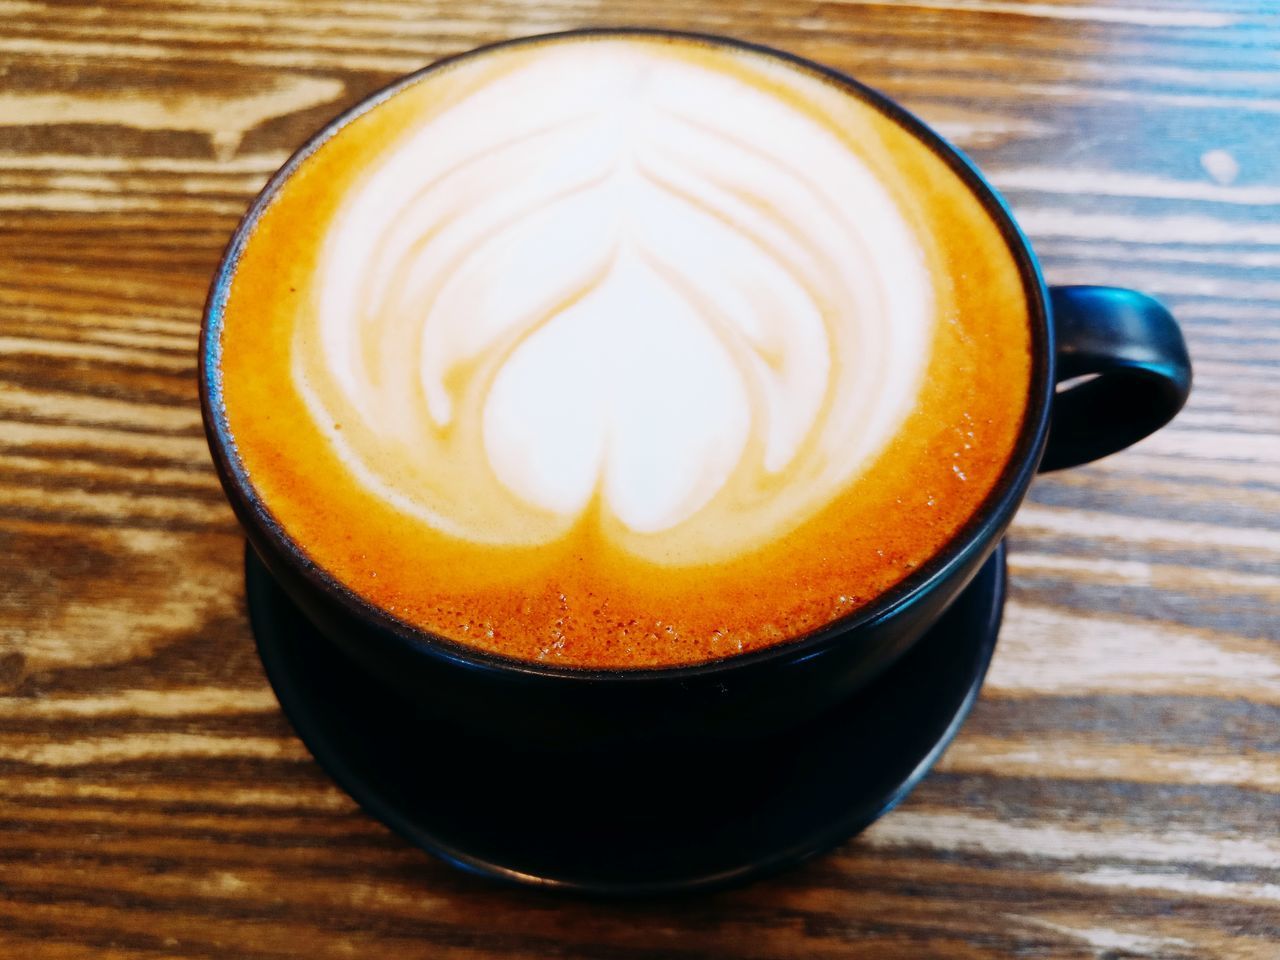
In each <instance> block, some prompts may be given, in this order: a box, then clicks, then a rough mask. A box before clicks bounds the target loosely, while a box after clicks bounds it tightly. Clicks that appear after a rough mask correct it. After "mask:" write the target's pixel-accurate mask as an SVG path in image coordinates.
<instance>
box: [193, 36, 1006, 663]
mask: <svg viewBox="0 0 1280 960" xmlns="http://www.w3.org/2000/svg"><path fill="white" fill-rule="evenodd" d="M216 351H217V365H218V376H217V377H215V382H214V384H213V391H214V394H215V401H216V403H218V404H220V406H219V407H218V409H219V410H220V415H221V416H223V417H225V423H226V425H227V427H228V428H229V432H230V435H231V436H232V438H233V442H234V451H233V457H234V459H235V461H236V463H237V464H238V465H239V467H240V469H241V470H242V471H243V474H244V475H245V477H246V478H247V482H248V483H249V485H250V487H251V489H252V492H253V494H254V495H255V496H256V497H257V498H258V499H259V500H260V501H261V503H262V504H263V505H264V506H265V507H266V509H267V510H268V511H269V512H270V513H271V515H272V516H273V517H274V518H275V520H276V521H277V522H278V524H279V525H280V527H281V528H282V529H283V531H284V532H285V533H286V534H287V535H288V536H289V537H290V538H291V539H292V540H293V541H294V543H295V544H296V545H297V546H298V547H299V548H300V549H301V550H302V551H303V552H305V553H306V554H307V555H308V556H309V557H310V558H311V560H312V561H313V562H314V563H315V564H316V565H317V566H318V567H319V568H320V569H321V570H323V571H324V572H326V573H327V574H328V575H329V576H330V577H332V578H333V579H334V580H336V581H337V582H339V583H341V584H342V585H344V586H346V587H347V588H348V589H350V590H351V591H353V592H354V593H355V594H357V595H358V596H360V597H363V598H364V599H365V600H367V601H368V602H369V603H371V604H373V605H375V606H377V607H380V608H382V609H383V610H385V611H386V612H387V613H389V614H391V615H392V616H394V617H397V618H399V619H401V620H402V621H404V622H406V623H408V624H411V625H413V626H416V627H419V628H422V629H424V630H427V631H429V632H431V633H434V634H437V635H440V636H443V637H446V638H449V639H451V640H454V641H457V642H460V643H463V644H467V645H471V646H476V647H480V648H483V649H486V650H490V651H494V652H498V653H501V654H506V655H509V656H512V657H516V658H520V659H528V660H548V661H552V662H556V663H561V664H565V665H575V666H617V667H628V666H655V665H671V664H678V663H689V662H697V661H702V660H708V659H713V658H717V657H721V656H726V655H731V654H735V653H738V652H741V651H746V650H751V649H757V648H760V647H763V646H767V645H770V644H774V643H778V642H783V641H786V640H789V639H793V638H795V637H798V636H801V635H803V634H805V633H808V632H811V631H812V630H814V629H817V628H819V627H821V626H823V625H825V624H827V623H830V622H831V621H832V620H833V619H835V618H838V617H840V616H843V615H845V614H847V613H849V612H851V611H852V610H855V609H857V608H858V607H860V606H863V605H865V604H866V603H868V602H870V601H872V600H874V599H875V598H876V597H878V596H880V595H881V594H883V593H884V592H885V591H886V590H887V589H889V588H890V587H892V586H893V585H894V584H896V583H898V582H899V581H900V580H901V579H903V578H904V577H905V576H907V575H908V574H909V573H910V572H911V571H912V570H913V569H916V568H917V567H919V566H920V565H922V564H924V563H925V562H926V561H927V560H928V559H929V558H930V557H931V556H933V555H934V554H935V553H936V552H937V551H938V550H939V549H940V548H941V547H942V546H943V545H944V544H945V543H946V542H947V540H948V539H949V538H950V537H951V536H952V535H953V534H954V533H955V532H956V531H957V530H958V529H959V528H960V527H961V526H962V525H963V524H964V522H965V521H966V520H967V519H968V518H969V517H970V516H971V515H972V514H973V513H974V512H975V510H976V509H977V508H978V506H979V505H980V504H981V503H982V501H983V500H984V498H985V497H986V496H987V494H988V493H989V492H990V491H991V489H992V488H993V486H994V485H995V484H996V482H997V480H998V479H999V478H1000V476H1001V474H1002V471H1003V470H1004V468H1005V465H1006V463H1007V461H1008V459H1009V456H1010V453H1011V451H1012V449H1013V446H1014V443H1015V441H1016V439H1017V436H1018V433H1019V428H1020V425H1021V419H1022V412H1023V409H1024V407H1025V405H1026V398H1027V392H1028V383H1029V377H1030V336H1029V328H1028V310H1027V303H1026V295H1025V293H1024V288H1023V282H1022V279H1021V277H1020V274H1019V270H1018V267H1017V265H1016V263H1015V261H1014V259H1013V256H1012V255H1011V253H1010V252H1009V249H1008V246H1007V244H1006V242H1005V241H1004V239H1003V238H1002V236H1001V234H1000V230H999V228H998V227H997V225H996V224H995V223H994V222H993V221H992V219H991V217H990V215H989V214H988V213H987V212H986V211H985V210H984V208H983V206H982V203H981V202H980V201H979V200H978V199H977V198H976V197H975V196H974V195H973V193H972V192H971V191H970V188H969V187H968V186H967V185H966V184H965V182H964V181H963V180H961V179H960V177H959V176H957V175H956V174H955V173H954V172H953V171H952V170H951V169H950V168H949V167H948V166H947V164H946V163H945V162H944V161H943V160H941V159H940V158H939V157H938V156H937V155H935V154H934V153H933V152H932V151H931V150H930V148H929V147H928V146H927V145H925V144H924V143H922V142H921V141H920V140H918V139H916V138H915V137H914V136H912V135H911V134H910V133H909V132H908V131H907V130H906V129H905V128H903V127H902V126H900V125H899V124H898V123H897V122H896V121H895V120H893V119H892V118H891V117H889V116H887V115H885V114H883V113H881V112H880V111H879V110H878V109H877V108H876V107H874V106H873V105H871V104H870V103H869V102H867V101H864V100H863V99H860V98H859V97H858V96H857V95H856V94H855V93H853V92H851V91H850V90H849V89H847V88H845V87H844V86H842V85H840V84H838V83H837V82H835V81H832V80H830V79H829V78H826V77H824V76H821V75H819V74H817V73H815V72H811V71H810V70H809V69H808V68H805V67H802V66H798V65H795V64H792V63H791V62H789V61H787V60H785V59H782V58H779V57H776V56H772V55H767V54H763V53H757V52H753V51H749V50H747V49H745V48H738V47H734V46H730V45H727V44H716V43H711V42H705V43H704V42H700V41H696V40H692V39H687V38H673V37H656V36H642V35H608V34H604V35H598V36H578V37H573V38H547V39H542V40H538V41H535V42H530V43H524V44H516V45H508V46H503V47H498V48H494V49H491V50H488V51H484V52H482V53H480V54H477V55H473V56H470V57H466V58H462V59H460V60H457V61H454V62H452V63H450V64H448V65H446V66H444V67H441V68H438V69H435V70H432V71H429V72H427V73H425V74H424V75H422V76H421V77H420V78H417V79H416V80H414V81H413V82H411V83H410V84H408V85H406V86H404V87H402V88H400V89H399V90H397V91H396V92H394V93H393V94H392V95H390V96H389V97H387V98H385V99H382V100H381V101H379V102H378V103H376V104H375V105H374V106H372V107H371V108H369V109H368V110H366V111H365V112H363V113H361V114H360V115H359V116H357V117H355V118H354V119H352V120H351V121H349V122H348V123H346V124H345V125H343V126H341V127H340V128H339V129H337V131H336V132H335V133H334V134H333V135H332V136H331V137H329V138H328V139H327V140H326V141H325V142H324V143H323V144H321V145H320V146H319V147H318V148H316V149H315V150H314V151H312V152H311V153H310V154H309V155H308V156H306V157H305V158H304V159H303V160H301V162H300V163H299V164H298V165H297V166H296V168H295V169H294V170H293V172H292V173H291V175H290V176H289V177H288V178H286V179H285V180H284V181H283V182H282V183H281V184H280V185H279V187H278V188H277V189H276V191H275V192H274V195H273V196H272V198H271V200H270V202H269V204H267V205H266V207H265V209H264V210H263V212H262V214H261V216H260V218H259V219H258V221H257V222H256V224H255V225H254V226H253V228H252V230H251V231H250V232H249V233H248V234H247V238H246V240H245V241H244V243H243V245H242V248H241V249H240V251H239V257H238V260H237V263H236V267H235V272H234V275H233V277H232V280H231V283H230V286H229V289H228V290H227V292H226V301H225V304H224V308H223V311H222V314H221V329H220V330H219V331H218V339H217V341H216Z"/></svg>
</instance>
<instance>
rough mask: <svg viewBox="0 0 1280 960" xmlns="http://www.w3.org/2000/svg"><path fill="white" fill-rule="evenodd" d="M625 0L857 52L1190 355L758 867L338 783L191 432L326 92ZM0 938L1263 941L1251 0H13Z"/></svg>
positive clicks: (1274, 69) (1261, 78)
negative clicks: (972, 628)
mask: <svg viewBox="0 0 1280 960" xmlns="http://www.w3.org/2000/svg"><path fill="white" fill-rule="evenodd" d="M615 23H643V24H655V25H665V26H672V27H682V28H691V29H699V30H709V31H718V32H724V33H730V34H735V35H738V36H741V37H745V38H747V39H751V40H757V41H762V42H766V43H771V44H773V45H776V46H781V47H784V48H786V49H789V50H792V51H795V52H797V53H800V54H804V55H807V56H810V57H813V58H815V59H818V60H821V61H824V62H826V63H829V64H831V65H833V66H836V67H839V68H842V69H845V70H848V71H850V72H852V73H854V74H855V75H856V76H858V77H859V78H861V79H862V80H865V81H867V82H869V83H871V84H872V85H874V86H876V87H879V88H880V89H882V90H884V91H886V92H887V93H889V94H890V95H892V96H895V97H898V98H900V99H901V100H903V101H904V102H905V103H906V104H907V105H909V106H910V107H911V108H913V109H915V110H917V111H918V112H919V113H921V114H922V115H923V116H924V117H925V118H926V119H928V120H929V121H931V122H932V123H934V124H936V125H937V126H938V127H939V128H940V129H941V130H942V131H943V132H944V133H945V134H947V135H948V136H950V137H951V138H952V139H953V140H954V141H956V142H957V143H958V144H959V145H960V146H962V147H963V148H964V149H966V150H967V151H969V152H970V153H971V154H972V155H973V156H974V157H975V158H976V159H977V160H978V161H979V163H980V164H981V165H982V166H983V167H984V169H986V170H987V171H988V172H989V173H990V175H991V177H992V178H993V180H994V181H995V183H996V184H997V185H998V186H999V187H1001V188H1002V189H1003V190H1004V191H1005V193H1006V195H1007V197H1008V198H1009V199H1010V201H1011V202H1012V204H1013V206H1014V208H1015V210H1016V213H1017V215H1018V217H1019V219H1020V221H1021V223H1022V224H1023V226H1024V227H1025V228H1026V229H1027V231H1028V232H1029V233H1030V234H1031V235H1032V237H1033V238H1034V240H1035V243H1036V248H1037V250H1038V251H1039V253H1040V255H1041V257H1042V259H1043V262H1044V265H1045V268H1046V271H1047V273H1048V276H1049V277H1050V279H1051V280H1052V281H1054V282H1097V283H1118V284H1129V285H1134V286H1139V287H1141V288H1143V289H1146V290H1148V291H1150V292H1151V293H1153V294H1155V295H1157V296H1159V297H1161V298H1163V299H1164V300H1166V302H1168V303H1169V304H1170V305H1171V306H1172V307H1173V309H1174V311H1175V313H1176V314H1177V315H1178V316H1179V317H1180V318H1181V320H1182V321H1183V323H1184V325H1185V329H1186V332H1187V336H1188V340H1189V342H1190V345H1191V350H1192V354H1193V357H1194V358H1195V360H1196V364H1197V366H1196V375H1197V381H1196V386H1195V390H1194V393H1193V396H1192V399H1191V403H1190V405H1189V406H1188V408H1187V410H1186V412H1185V413H1184V414H1183V415H1182V417H1181V418H1180V419H1179V420H1178V421H1177V422H1176V423H1175V424H1174V425H1173V426H1172V427H1170V428H1169V429H1168V430H1166V431H1165V432H1163V433H1161V434H1160V435H1158V436H1156V437H1153V438H1151V439H1150V440H1148V441H1146V442H1144V443H1142V444H1140V445H1139V446H1137V447H1136V448H1134V449H1133V450H1131V451H1128V452H1126V453H1124V454H1121V455H1119V456H1116V457H1114V458H1112V459H1110V460H1107V461H1105V462H1103V463H1100V464H1097V465H1094V466H1091V467H1087V468H1083V469H1079V470H1075V471H1070V472H1067V473H1062V474H1057V475H1054V476H1052V477H1045V478H1042V479H1041V480H1039V481H1038V482H1037V484H1036V485H1035V487H1034V489H1033V491H1032V494H1031V497H1030V501H1029V502H1028V504H1027V506H1026V508H1025V509H1024V510H1023V511H1022V513H1021V514H1020V516H1019V520H1018V522H1017V524H1016V526H1015V528H1014V531H1013V534H1012V537H1011V570H1012V574H1013V597H1012V602H1011V606H1010V609H1009V612H1008V617H1007V621H1006V625H1005V628H1004V631H1003V634H1002V639H1001V645H1000V649H999V652H998V654H997V659H996V663H995V665H994V667H993V670H992V674H991V677H990V681H989V683H988V684H987V687H986V689H985V690H984V693H983V696H982V699H981V701H980V702H979V704H978V706H977V709H976V710H975V712H974V714H973V716H972V718H971V720H970V721H969V723H968V725H967V726H966V727H965V730H964V731H963V733H962V734H961V736H960V738H959V739H958V741H957V742H956V744H955V745H954V746H953V748H952V749H951V750H950V751H949V752H948V754H947V755H946V757H945V758H944V760H943V762H942V764H941V765H940V767H939V768H938V770H937V772H935V773H934V774H933V775H932V776H931V777H930V778H929V779H928V780H926V781H925V783H924V784H923V785H922V786H921V788H920V789H919V790H917V791H916V793H915V794H914V795H913V796H912V797H911V798H910V799H909V800H908V801H907V802H906V803H905V804H904V805H903V807H902V808H901V809H900V810H898V811H897V812H895V813H894V814H892V815H890V816H889V817H887V818H886V819H884V820H883V821H881V822H880V823H879V824H877V825H876V826H875V827H873V828H872V829H871V830H870V831H868V832H867V833H866V834H865V835H864V836H862V837H860V838H858V839H856V840H854V841H852V842H850V843H848V844H846V845H845V846H844V847H842V848H841V849H840V850H839V851H837V852H836V853H834V854H832V855H830V856H828V857H825V858H822V859H820V860H818V861H816V862H814V863H812V864H810V865H808V866H806V867H803V868H801V869H799V870H797V871H794V872H792V873H789V874H787V875H785V876H782V877H779V878H778V879H776V880H773V881H769V882H765V883H760V884H757V885H755V886H752V887H749V888H747V889H744V890H739V891H734V892H729V893H724V894H720V895H716V896H711V897H704V898H697V899H688V900H675V901H666V902H661V903H638V904H601V903H581V902H577V901H573V900H566V899H563V898H557V897H549V896H545V895H540V894H535V893H527V892H511V891H506V890H499V889H496V888H494V887H491V886H490V885H488V884H486V883H484V882H482V881H478V880H475V879H472V878H469V877H465V876H462V875H459V874H457V873H455V872H453V871H451V870H449V869H448V868H446V867H444V866H443V865H441V864H438V863H436V862H434V861H432V860H430V859H428V858H426V857H425V856H424V855H422V854H420V853H418V852H417V851H415V850H414V849H412V848H409V847H408V846H406V845H405V844H404V843H402V842H401V841H400V840H398V839H396V838H395V837H393V836H392V835H391V834H390V833H389V832H388V831H387V830H385V829H384V828H383V827H382V826H380V825H379V824H378V823H376V822H374V821H372V820H371V819H369V818H368V817H366V816H364V815H363V814H361V813H360V812H359V811H358V810H356V809H355V808H354V806H353V804H352V803H351V802H350V801H349V800H348V799H347V798H346V797H345V796H344V795H343V794H341V793H340V792H339V791H338V790H337V789H336V788H335V787H333V786H332V785H331V783H330V782H329V781H328V780H327V779H326V777H325V776H324V775H323V774H322V773H321V772H320V770H319V769H318V768H317V766H316V765H315V764H314V763H313V762H312V761H311V760H310V759H309V757H308V756H307V754H306V752H305V750H304V749H303V748H302V747H301V745H300V744H299V743H298V742H297V740H295V739H294V738H293V736H292V735H291V733H290V731H289V729H288V726H287V725H286V723H285V721H284V719H283V718H282V716H281V715H280V713H279V710H278V708H277V706H276V704H275V701H274V698H273V697H272V695H271V693H270V691H269V689H268V688H267V686H266V684H265V681H264V679H263V676H262V673H261V669H260V667H259V665H258V662H257V659H256V657H255V654H254V652H253V647H252V642H251V639H250V636H249V632H248V627H247V623H246V620H245V615H244V610H243V588H242V584H241V581H240V567H239V564H240V556H241V554H240V551H241V540H240V537H239V535H238V532H237V528H236V526H235V523H234V521H233V519H232V517H231V514H230V511H229V509H228V508H227V507H226V506H225V504H224V502H223V500H222V497H221V494H220V492H219V489H218V486H217V482H216V480H215V478H214V476H213V471H212V468H211V466H210V463H209V459H208V454H207V452H206V448H205V444H204V440H203V438H202V434H201V429H200V422H199V414H198V409H197V403H196V387H195V379H194V375H195V343H196V336H197V331H198V327H199V322H200V310H201V305H202V301H203V297H204V292H205V289H206V286H207V283H208V280H209V277H210V274H211V272H212V269H213V266H214V264H215V263H216V261H217V258H218V255H219V253H220V251H221V249H222V247H223V245H224V244H225V242H226V240H227V238H228V236H229V234H230V232H231V230H232V228H233V227H234V225H235V222H236V220H237V218H238V216H239V215H240V213H241V212H242V211H243V210H244V208H245V205H246V203H247V201H248V199H249V197H250V196H251V195H252V194H253V193H254V192H255V191H256V190H257V189H258V188H259V187H260V186H261V184H262V183H263V181H264V180H265V179H266V177H267V176H268V175H269V174H270V173H271V171H272V170H274V169H275V168H276V167H277V166H278V165H279V164H280V163H281V162H282V161H283V160H284V159H285V157H286V156H287V155H288V153H289V152H290V151H291V150H292V149H293V148H294V147H296V146H297V145H298V144H300V143H301V142H302V141H303V140H304V139H305V138H306V136H307V135H308V134H309V133H310V132H312V131H313V130H315V129H316V128H317V127H318V126H319V125H320V124H322V123H323V122H324V121H325V120H326V119H327V118H328V117H329V116H331V115H332V114H333V113H335V112H337V111H338V110H339V109H341V108H343V107H345V106H347V105H349V104H351V103H353V102H355V101H356V100H358V99H359V98H361V97H362V96H364V95H366V94H367V93H369V92H370V91H372V90H374V89H376V88H377V87H379V86H381V85H382V84H385V83H387V82H388V81H390V80H391V79H393V78H394V77H396V76H397V75H399V74H400V73H403V72H405V71H407V70H411V69H414V68H416V67H418V66H420V65H422V64H424V63H427V62H429V61H431V60H433V59H435V58H437V57H439V56H441V55H443V54H447V53H452V52H456V51H459V50H463V49H466V48H469V47H472V46H475V45H477V44H479V43H483V42H486V41H491V40H496V39H500V38H503V37H509V36H515V35H520V34H528V33H534V32H542V31H547V30H555V29H563V28H569V27H576V26H584V25H603V24H615ZM0 24H3V25H2V26H0V558H3V564H4V573H3V576H0V956H5V957H9V956H13V957H25V958H36V960H38V958H68V957H99V958H113V960H114V958H120V960H124V958H143V957H148V958H150V957H219V958H221V957H228V956H230V957H244V958H277V957H292V956H311V957H346V956H372V957H433V958H479V957H498V956H501V957H543V956H556V957H562V958H593V960H598V958H616V960H633V958H640V957H649V956H655V957H669V958H688V960H692V958H704V957H706V958H710V957H725V956H736V957H750V958H790V957H794V958H806V960H809V958H823V957H849V956H866V957H912V958H914V957H948V958H970V957H989V956H1005V955H1015V954H1016V955H1019V956H1028V957H1055V958H1056V957H1107V958H1118V957H1160V958H1164V957H1169V958H1185V957H1231V958H1254V960H1264V958H1275V957H1280V829H1278V827H1277V825H1278V824H1280V614H1278V611H1280V270H1278V268H1280V217H1278V216H1277V214H1278V213H1280V150H1278V149H1277V147H1278V146H1280V18H1278V17H1277V15H1276V10H1275V7H1274V5H1272V4H1269V3H1266V2H1263V0H1256V2H1244V0H1239V2H1230V0H1224V2H1220V3H1212V4H1209V3H1204V4H1195V3H1190V2H1180V0H1133V2H1128V0H1093V2H1088V3H1086V2H1075V0H1044V2H1032V3H1015V2H1006V0H970V2H965V0H916V2H912V3H904V4H890V3H864V2H860V0H809V2H803V3H798V2H785V0H746V2H735V0H706V2H704V3H700V4H689V3H687V2H676V0H631V2H627V3H604V2H600V0H545V2H541V3H534V2H532V0H483V2H478V3H473V4H466V3H459V2H453V0H426V2H423V0H373V2H368V3H354V2H348V0H318V2H311V3H303V2H302V0H298V2H282V0H226V2H213V0H209V2H198V0H180V2H179V0H164V2H161V0H111V2H109V3H105V2H104V3H101V4H93V3H75V2H40V0H0Z"/></svg>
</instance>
